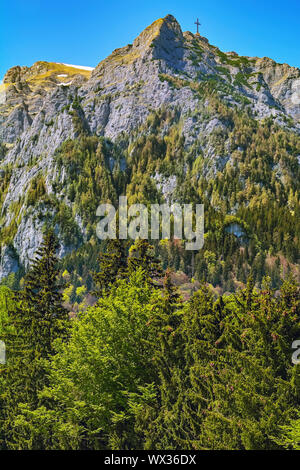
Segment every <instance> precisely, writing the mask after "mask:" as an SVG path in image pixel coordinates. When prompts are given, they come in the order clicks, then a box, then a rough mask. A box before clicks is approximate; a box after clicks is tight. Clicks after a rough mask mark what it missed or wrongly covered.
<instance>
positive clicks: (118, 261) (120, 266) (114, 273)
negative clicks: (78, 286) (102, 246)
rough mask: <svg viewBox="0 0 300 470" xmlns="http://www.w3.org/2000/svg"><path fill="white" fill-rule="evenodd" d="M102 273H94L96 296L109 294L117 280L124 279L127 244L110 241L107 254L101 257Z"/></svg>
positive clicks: (119, 241)
mask: <svg viewBox="0 0 300 470" xmlns="http://www.w3.org/2000/svg"><path fill="white" fill-rule="evenodd" d="M98 260H99V265H100V271H99V272H97V273H93V279H94V283H95V285H96V289H95V294H96V295H97V296H102V295H103V294H104V293H105V292H108V291H109V290H110V288H111V286H112V285H113V284H114V283H115V282H116V280H117V279H122V278H123V277H125V276H126V273H127V267H128V266H127V243H125V242H124V241H122V240H119V239H118V238H117V239H115V240H108V242H107V252H101V253H100V255H99V258H98Z"/></svg>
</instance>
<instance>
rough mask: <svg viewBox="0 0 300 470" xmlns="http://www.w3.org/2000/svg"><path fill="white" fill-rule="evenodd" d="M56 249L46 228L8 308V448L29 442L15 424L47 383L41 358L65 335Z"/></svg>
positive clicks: (65, 315)
mask: <svg viewBox="0 0 300 470" xmlns="http://www.w3.org/2000/svg"><path fill="white" fill-rule="evenodd" d="M57 249H58V243H57V240H56V237H55V236H54V233H53V232H52V231H50V232H48V233H47V234H46V235H45V237H44V241H43V243H42V246H41V247H40V248H39V250H38V251H37V254H36V258H35V260H34V261H33V264H32V267H31V269H30V271H29V273H28V275H27V276H26V278H25V286H24V289H23V291H21V292H17V293H15V299H16V308H15V310H14V311H13V312H10V315H9V318H8V322H7V325H6V327H5V333H4V335H3V336H4V340H5V344H6V349H7V364H6V365H5V366H3V368H2V372H3V374H4V381H3V382H2V383H1V385H2V389H1V399H2V400H3V406H4V416H3V420H4V422H3V429H4V433H5V445H6V446H7V447H8V448H15V449H21V448H25V449H26V448H31V447H32V446H34V445H35V444H34V443H32V442H30V433H29V435H28V432H26V431H25V429H24V426H22V425H20V423H21V422H23V423H24V417H23V418H22V410H23V409H34V408H35V407H37V406H38V403H39V396H38V393H39V391H40V390H42V388H43V387H44V386H45V385H46V384H47V374H46V363H47V360H48V359H49V358H50V357H51V355H53V353H54V352H55V348H54V342H55V340H56V339H58V338H61V339H66V338H67V336H68V331H69V318H68V312H67V311H66V309H64V308H63V307H62V294H61V290H62V286H61V285H60V284H59V282H58V275H59V269H58V258H57V256H56V251H57ZM27 431H28V430H27ZM36 445H37V444H36ZM36 448H38V445H37V447H36Z"/></svg>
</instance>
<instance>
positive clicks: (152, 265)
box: [128, 239, 163, 287]
mask: <svg viewBox="0 0 300 470" xmlns="http://www.w3.org/2000/svg"><path fill="white" fill-rule="evenodd" d="M138 268H142V269H143V270H144V273H145V276H146V277H147V278H148V279H149V280H150V284H151V285H153V286H155V287H157V286H158V282H157V281H158V280H159V279H161V278H162V276H163V269H162V267H161V263H160V260H159V259H158V258H156V257H155V255H154V247H153V246H152V245H150V243H149V242H148V241H147V240H140V239H139V240H136V242H135V243H134V244H133V245H132V246H131V248H130V250H129V257H128V272H129V274H130V273H132V272H133V271H136V270H137V269H138Z"/></svg>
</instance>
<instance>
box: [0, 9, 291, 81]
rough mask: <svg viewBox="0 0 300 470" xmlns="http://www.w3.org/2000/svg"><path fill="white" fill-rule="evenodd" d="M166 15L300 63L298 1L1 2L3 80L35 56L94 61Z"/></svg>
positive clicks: (223, 42) (224, 41)
mask: <svg viewBox="0 0 300 470" xmlns="http://www.w3.org/2000/svg"><path fill="white" fill-rule="evenodd" d="M168 13H171V14H173V15H174V16H175V17H176V18H177V20H178V21H179V23H180V24H181V27H182V29H183V31H186V30H190V31H193V32H194V31H195V26H194V21H195V19H196V18H197V17H199V19H200V22H201V23H202V26H201V30H200V31H201V34H202V35H203V36H206V37H207V38H208V39H209V41H210V42H211V44H214V45H216V46H218V47H219V48H220V49H222V50H224V51H232V50H234V51H236V52H238V53H239V54H242V55H249V56H259V57H260V56H262V57H263V56H268V57H271V58H273V59H274V60H276V61H278V62H280V63H283V62H286V63H289V64H290V65H294V66H296V67H300V47H299V31H300V1H299V0H285V2H282V1H279V0H272V1H271V0H222V1H221V0H201V1H194V0H172V1H169V0H167V1H164V0H161V1H158V0H149V1H147V2H142V1H137V0H132V1H131V0H128V1H122V2H121V1H119V0H114V1H107V0H106V1H102V0H97V1H96V0H85V1H78V0H72V1H71V0H27V1H26V0H10V1H9V0H2V1H1V6H0V78H2V77H3V75H4V73H5V71H6V70H7V69H8V68H10V67H12V66H13V65H32V64H33V63H34V62H36V61H37V60H47V61H54V62H66V63H70V64H77V65H89V66H95V65H97V64H98V63H99V62H100V61H101V60H102V59H103V58H105V57H106V56H107V55H108V54H110V52H111V51H112V50H113V49H116V48H118V47H122V46H124V45H126V44H128V43H132V42H133V40H134V38H135V37H136V36H137V35H138V34H139V33H140V32H141V31H142V30H143V29H144V28H145V27H146V26H148V25H149V24H150V23H152V22H153V21H154V20H156V19H157V18H160V17H163V16H165V15H167V14H168Z"/></svg>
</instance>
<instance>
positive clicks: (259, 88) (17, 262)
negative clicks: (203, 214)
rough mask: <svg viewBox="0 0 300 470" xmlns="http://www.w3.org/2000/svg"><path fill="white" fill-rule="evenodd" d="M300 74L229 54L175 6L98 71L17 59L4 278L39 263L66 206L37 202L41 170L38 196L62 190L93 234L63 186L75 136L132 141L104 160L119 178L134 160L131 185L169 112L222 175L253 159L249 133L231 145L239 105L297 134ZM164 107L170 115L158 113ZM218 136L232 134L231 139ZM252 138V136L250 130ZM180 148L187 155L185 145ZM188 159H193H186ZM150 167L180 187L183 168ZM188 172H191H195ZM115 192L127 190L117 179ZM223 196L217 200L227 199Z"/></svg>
mask: <svg viewBox="0 0 300 470" xmlns="http://www.w3.org/2000/svg"><path fill="white" fill-rule="evenodd" d="M298 80H300V70H299V69H297V68H294V67H290V66H288V65H287V64H277V63H276V62H274V61H272V60H271V59H268V58H248V57H243V56H238V55H237V54H236V53H235V52H228V53H223V52H222V51H220V50H219V49H218V48H217V47H215V46H212V45H211V44H210V43H209V41H208V40H207V39H206V38H203V37H201V36H197V35H194V34H193V33H191V32H184V33H183V32H182V31H181V28H180V25H179V23H178V22H177V21H176V19H175V18H174V17H173V16H172V15H167V16H166V17H165V18H163V19H159V20H156V21H155V22H154V23H152V24H151V25H150V26H148V27H147V28H146V29H145V30H144V31H143V32H142V33H141V34H140V35H139V36H138V37H137V38H136V39H135V40H134V42H133V44H132V45H127V46H125V47H123V48H119V49H116V50H115V51H113V52H112V54H111V55H109V56H108V57H107V58H105V59H104V60H103V61H101V62H100V63H99V64H98V65H97V67H95V69H94V70H92V71H89V70H83V69H76V67H71V66H68V65H66V64H57V63H47V62H42V61H41V62H37V63H35V64H34V65H33V66H32V67H19V66H17V67H14V68H12V69H10V70H9V71H8V72H7V74H6V75H5V79H4V84H3V85H2V87H4V89H0V141H1V147H0V175H1V174H2V177H1V178H2V180H1V178H0V184H2V188H3V190H2V195H1V201H0V210H1V219H0V230H1V238H2V243H1V245H2V251H1V253H2V254H1V258H0V260H1V261H0V279H1V278H5V277H6V276H7V275H8V274H9V273H10V272H14V271H16V270H17V269H18V268H19V267H20V266H25V267H26V268H27V267H28V265H29V260H30V258H32V256H33V255H34V253H35V251H36V249H37V246H38V244H39V243H40V241H41V239H42V232H43V226H44V224H45V220H46V219H47V217H48V216H49V217H50V219H51V217H53V219H55V217H56V215H55V214H56V209H55V207H51V210H49V209H47V207H45V204H44V203H43V204H44V206H43V207H42V208H41V209H40V217H37V216H36V214H37V210H36V208H32V207H31V206H28V198H29V195H28V194H29V192H30V189H32V187H34V188H35V189H34V191H37V192H38V190H37V189H36V186H35V185H37V183H36V181H37V180H38V179H43V185H41V188H40V191H41V193H43V191H44V193H43V194H42V195H41V196H38V197H41V198H42V199H43V197H44V195H45V194H46V195H47V197H49V198H50V197H52V198H54V197H55V198H56V199H58V200H59V201H60V202H62V201H63V203H64V204H65V205H66V206H67V207H68V208H70V210H71V212H72V220H73V222H74V224H75V225H74V226H76V227H77V228H76V230H78V233H79V234H80V235H79V236H78V240H80V239H81V238H82V239H83V240H85V241H87V239H88V235H87V233H88V229H87V228H86V227H85V222H83V220H84V217H83V216H82V214H80V213H79V212H78V208H76V207H75V206H74V204H73V203H72V201H71V200H70V198H69V196H68V195H67V194H66V193H65V192H64V189H63V185H64V184H66V183H65V182H66V178H68V171H69V168H68V166H67V165H65V166H63V167H62V168H59V166H58V163H57V158H58V157H57V154H59V155H60V154H61V151H60V148H61V146H64V143H65V142H68V141H69V140H72V141H76V139H77V140H78V139H82V138H89V139H90V140H91V142H92V139H93V138H94V137H95V138H97V139H108V140H109V141H110V142H111V144H109V145H112V148H114V149H115V152H117V148H118V145H119V144H118V142H119V141H120V139H121V140H122V139H123V141H124V143H122V145H121V148H125V147H124V146H128V149H127V150H126V151H125V152H124V151H123V150H122V151H120V152H121V153H122V152H123V153H122V155H121V156H120V157H118V158H116V157H115V155H114V153H113V152H112V153H111V155H110V156H108V155H109V152H110V150H107V151H106V152H107V154H106V157H105V158H107V159H108V160H107V161H106V160H105V159H104V160H105V162H104V161H103V168H104V167H105V170H103V169H101V172H104V173H105V172H106V171H107V172H108V173H107V175H106V176H105V178H113V172H114V171H116V168H117V167H118V168H120V172H121V176H120V178H121V179H122V178H124V172H126V171H127V170H128V168H130V171H131V172H132V174H131V178H132V180H130V181H128V188H129V189H130V188H131V189H130V191H131V190H132V187H133V186H134V184H136V183H133V181H134V179H135V176H134V171H135V170H134V167H131V165H132V163H131V162H130V158H131V157H130V155H132V153H133V154H134V152H135V149H136V148H137V147H138V145H139V144H138V141H139V139H140V138H142V137H143V136H147V135H150V134H151V133H153V132H154V131H153V129H155V125H157V124H155V122H156V121H155V119H160V120H161V126H162V128H161V129H160V127H159V126H158V128H157V129H159V131H158V132H159V133H160V135H161V137H160V138H161V139H162V140H163V141H164V140H165V141H166V139H171V138H174V139H179V140H178V146H179V147H180V148H182V150H181V152H183V153H187V155H190V154H191V155H194V156H193V157H191V156H190V157H186V158H189V159H190V160H191V159H192V158H193V159H194V160H193V165H195V161H197V159H199V158H200V157H201V156H202V157H201V158H202V159H203V162H202V163H201V168H202V170H201V171H202V174H203V175H204V176H205V177H206V178H216V176H217V175H218V172H224V171H225V169H226V165H227V166H228V165H229V164H231V165H233V166H234V165H235V163H234V161H235V160H234V159H235V158H240V159H242V157H241V156H238V155H239V152H240V153H241V154H244V155H246V152H247V148H248V147H247V146H248V145H250V143H249V144H248V142H247V139H246V140H245V142H244V144H241V145H239V146H238V147H237V149H235V147H234V146H233V145H232V137H231V134H232V133H234V132H235V129H236V126H237V124H238V122H239V121H238V118H237V115H238V113H242V114H243V115H245V116H247V115H249V116H251V120H252V121H251V122H252V124H251V126H252V129H253V130H252V131H251V132H254V133H255V132H259V129H256V126H258V127H259V126H262V128H264V126H265V124H264V122H265V121H266V120H268V119H269V120H271V121H272V125H273V126H274V128H275V127H276V126H277V127H278V129H279V130H278V131H276V132H277V133H278V135H280V132H281V131H280V129H282V132H284V133H286V136H285V137H284V138H285V139H296V140H295V142H298V136H299V133H300V106H299V105H298V104H297V102H296V103H294V101H293V99H292V97H293V95H294V94H295V84H296V85H297V83H298ZM222 114H223V115H222ZM155 115H157V116H159V118H155V117H152V116H155ZM166 116H169V117H166ZM152 120H154V121H153V123H152V124H151V125H150V124H149V123H150V122H152ZM255 122H257V123H258V124H255ZM260 123H262V124H260ZM151 126H152V127H151ZM153 126H154V127H153ZM155 132H156V131H155ZM177 134H178V137H175V136H177ZM84 136H85V137H84ZM126 136H127V137H126ZM171 136H173V137H171ZM218 136H219V137H218ZM293 136H294V137H293ZM251 138H253V137H251ZM268 138H269V137H268ZM278 138H279V137H278ZM126 139H127V140H126ZM218 139H223V140H224V142H222V145H221V144H220V143H219V144H218ZM236 139H240V137H236ZM270 139H271V136H270ZM127 141H128V142H127ZM241 141H242V142H243V139H241ZM248 141H249V142H251V139H250V137H248ZM125 142H127V143H125ZM134 142H136V143H134ZM166 142H167V141H166ZM97 145H98V144H97ZM101 145H102V144H101ZM166 145H167V144H166ZM174 145H175V144H174ZM176 145H177V144H176ZM252 145H253V144H252ZM268 145H269V144H268ZM270 145H271V144H270ZM295 145H296V147H295V150H294V149H293V155H292V156H291V158H292V160H293V163H291V164H292V165H294V164H295V165H297V152H298V150H297V149H298V143H296V144H295ZM99 146H100V144H99ZM99 148H100V147H99ZM162 148H164V147H162ZM232 149H234V150H232ZM93 151H94V150H93ZM118 151H119V150H118ZM163 151H165V150H163ZM95 152H96V153H97V152H98V153H99V152H100V150H97V151H96V150H95ZM169 152H171V154H172V153H173V154H174V155H176V152H177V150H176V146H175V147H174V148H173V150H169ZM100 153H101V152H100ZM141 155H142V154H141ZM180 155H181V154H180ZM298 155H299V156H300V148H299V153H298ZM299 156H298V161H299ZM99 158H100V157H99ZM101 158H102V157H101ZM103 158H104V157H103ZM166 158H167V157H166ZM170 158H171V157H170ZM178 158H181V157H178ZM294 160H295V162H296V163H294ZM191 161H192V160H191ZM240 164H242V161H241V163H238V165H240ZM137 165H138V164H137ZM151 165H152V164H151ZM180 165H182V168H183V169H184V168H185V165H186V163H184V162H182V164H181V163H180ZM272 165H273V167H272ZM272 165H271V167H270V168H271V170H270V171H272V172H273V173H274V174H275V173H276V172H277V173H276V174H278V179H279V181H280V182H281V183H280V184H289V185H292V186H291V187H292V191H295V183H294V182H293V181H292V175H291V170H290V169H285V168H283V166H282V164H280V163H278V162H277V161H276V162H275V161H274V162H273V163H272ZM276 165H279V166H278V168H277V167H276ZM152 166H153V165H152ZM152 166H151V168H152ZM99 171H100V169H99ZM118 171H119V170H118ZM149 171H150V169H149ZM151 171H152V174H151V178H150V180H151V184H154V185H155V187H156V189H157V188H158V189H157V190H160V191H161V192H162V197H163V198H168V199H169V200H172V198H173V199H174V198H175V197H177V196H176V191H177V189H176V185H178V184H179V183H178V181H179V177H176V178H177V179H176V178H175V175H172V174H170V175H169V176H167V175H162V173H161V172H160V171H158V170H155V171H154V170H151ZM172 171H173V170H172ZM174 171H175V170H174ZM194 171H195V170H194ZM297 171H298V170H297ZM169 172H170V171H169ZM184 172H186V170H183V173H184ZM285 173H286V175H285ZM122 175H123V176H122ZM103 177H104V175H103ZM181 177H182V178H187V175H186V173H185V176H184V175H182V176H181ZM172 178H173V179H172ZM174 178H175V180H174ZM197 178H198V179H199V178H200V173H199V174H198V175H197ZM290 179H291V181H290ZM174 181H175V182H174ZM287 182H288V183H287ZM69 184H70V182H68V183H67V185H68V186H69ZM99 184H100V183H99ZM149 184H150V183H149ZM240 184H241V188H242V186H243V185H244V184H245V183H244V182H243V181H242V180H241V182H240ZM261 184H262V186H263V185H264V184H263V183H261ZM58 187H59V188H60V190H59V191H58V190H57V189H56V188H58ZM123 189H124V188H123ZM32 190H33V189H32ZM114 191H117V192H118V191H119V189H118V187H117V186H116V187H115V189H114ZM197 191H198V190H197ZM272 191H273V190H272ZM177 192H178V191H177ZM270 194H271V193H270ZM293 194H294V193H293ZM224 197H225V196H224ZM293 197H294V196H293ZM106 198H107V197H106ZM110 198H111V196H110V197H108V199H110ZM98 202H100V200H99V201H98ZM213 204H214V206H215V209H216V208H217V207H218V204H216V203H213ZM47 211H48V212H47ZM230 211H236V209H233V208H230ZM49 214H52V215H51V216H50V215H49ZM56 227H57V232H58V234H59V236H60V238H62V224H61V223H57V225H56ZM76 243H77V242H76ZM76 243H75V245H74V244H72V243H71V244H70V243H66V242H63V243H62V249H61V252H60V255H61V256H62V257H63V256H65V255H67V254H68V253H71V252H72V250H74V249H75V248H76ZM78 243H79V244H80V243H81V242H78Z"/></svg>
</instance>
